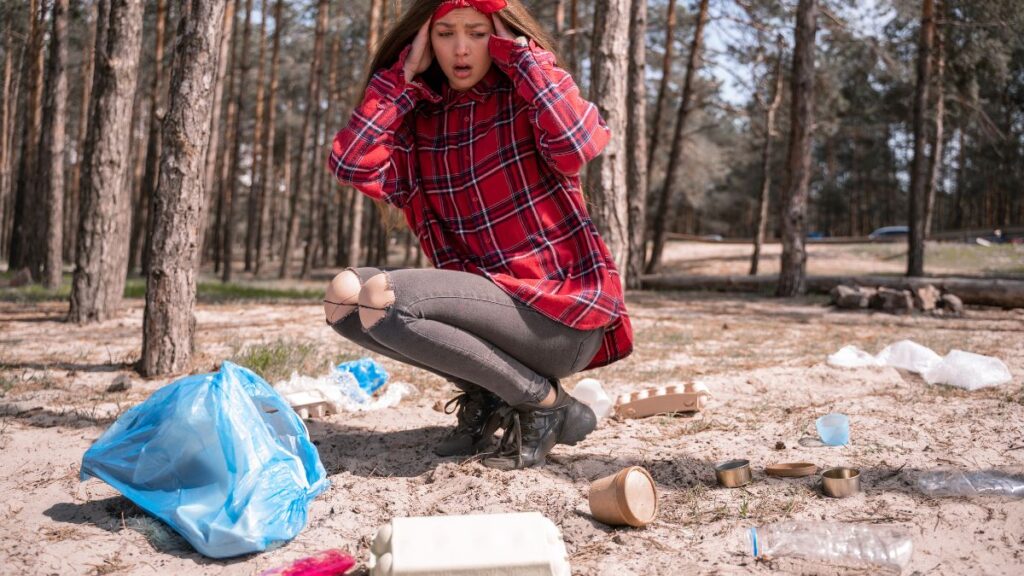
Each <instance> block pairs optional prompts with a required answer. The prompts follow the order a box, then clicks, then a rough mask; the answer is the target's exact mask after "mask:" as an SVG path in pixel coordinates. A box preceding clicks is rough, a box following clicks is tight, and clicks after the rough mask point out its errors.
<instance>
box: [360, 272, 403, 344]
mask: <svg viewBox="0 0 1024 576" xmlns="http://www.w3.org/2000/svg"><path fill="white" fill-rule="evenodd" d="M394 303H395V291H394V289H393V288H392V286H391V280H390V278H389V277H388V275H387V273H386V272H385V273H381V274H377V275H376V276H373V277H372V278H370V279H369V280H367V281H366V283H365V284H363V288H362V290H360V291H359V322H360V323H362V325H363V329H364V330H369V329H370V328H373V327H374V326H376V325H377V324H378V323H379V322H380V321H381V320H383V319H384V316H386V315H387V312H388V309H389V308H391V306H392V305H394Z"/></svg>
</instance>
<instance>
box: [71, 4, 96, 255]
mask: <svg viewBox="0 0 1024 576" xmlns="http://www.w3.org/2000/svg"><path fill="white" fill-rule="evenodd" d="M100 3H101V0H96V1H95V2H93V4H92V15H91V25H90V32H89V37H88V40H87V44H86V50H88V54H87V55H86V57H85V64H84V66H83V68H82V77H81V82H82V99H81V101H80V102H79V108H78V132H77V133H76V134H75V139H76V141H75V164H74V166H73V167H72V169H71V176H70V182H69V186H68V202H67V204H66V210H65V211H64V216H65V217H64V259H65V260H68V261H71V262H74V260H75V250H76V247H77V243H78V211H79V207H80V206H81V194H80V193H79V191H80V190H81V187H82V186H81V179H82V160H83V157H84V154H83V152H84V150H85V136H86V133H87V132H88V129H89V107H90V105H91V101H92V84H93V77H92V73H93V69H94V68H95V66H96V37H97V35H98V33H99V25H100V24H99V7H100Z"/></svg>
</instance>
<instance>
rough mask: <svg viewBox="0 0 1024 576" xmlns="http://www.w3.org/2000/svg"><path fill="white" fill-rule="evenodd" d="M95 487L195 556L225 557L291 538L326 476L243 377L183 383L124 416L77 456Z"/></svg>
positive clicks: (291, 426) (260, 387)
mask: <svg viewBox="0 0 1024 576" xmlns="http://www.w3.org/2000/svg"><path fill="white" fill-rule="evenodd" d="M89 477H96V478H99V479H101V480H103V481H105V482H107V483H108V484H110V485H111V486H113V487H114V488H117V489H118V490H119V491H120V492H121V493H122V494H124V495H125V497H127V498H128V499H129V500H131V501H132V502H134V503H135V504H137V505H138V506H139V507H141V508H143V509H144V510H146V511H147V512H149V513H150V514H152V515H153V516H156V517H157V518H159V519H161V520H163V521H164V522H166V523H167V524H168V525H170V526H171V528H173V529H174V530H175V531H176V532H178V534H181V535H182V536H183V537H184V538H185V539H186V540H188V541H189V543H190V544H192V546H193V547H195V549H196V550H198V551H199V552H200V553H202V554H204V555H206V556H209V557H212V558H227V557H229V556H238V555H240V554H248V553H251V552H259V551H263V550H266V549H267V546H269V545H271V544H273V543H276V542H282V541H287V540H290V539H292V538H294V537H295V536H296V535H297V534H298V533H299V531H300V530H302V528H303V527H304V526H305V525H306V512H307V506H308V504H309V502H310V501H311V500H312V499H313V498H315V497H316V496H317V495H318V494H320V493H321V492H323V491H324V489H326V488H327V486H328V480H327V473H326V471H325V470H324V467H323V464H321V463H320V456H319V454H317V451H316V447H315V446H313V443H312V442H310V441H309V435H308V433H307V432H306V428H305V426H303V424H302V420H300V419H299V417H298V415H296V414H295V412H294V411H293V410H292V409H291V407H290V406H289V405H288V403H287V402H286V401H285V400H284V399H283V398H282V397H281V396H280V395H279V394H278V393H277V392H275V391H274V389H273V388H271V387H270V386H269V385H268V384H267V383H266V382H265V381H264V380H263V379H262V378H260V377H259V376H257V375H256V374H254V373H253V372H252V371H250V370H248V369H246V368H243V367H241V366H238V365H236V364H232V363H231V362H224V363H223V364H221V368H220V372H216V373H213V374H200V375H196V376H189V377H186V378H182V379H180V380H178V381H176V382H173V383H171V384H168V385H167V386H164V387H163V388H161V389H159V390H157V391H156V392H154V393H153V395H152V396H150V397H149V399H147V400H146V401H145V402H143V403H142V404H139V405H138V406H135V407H134V408H132V409H131V410H129V411H127V412H125V413H124V414H123V415H122V416H121V417H120V418H118V419H117V421H116V422H114V424H113V425H111V426H110V428H108V429H107V431H106V432H104V433H103V435H102V436H100V438H99V439H98V440H96V442H95V443H94V444H93V445H92V447H90V448H89V450H88V451H86V453H85V456H84V457H83V458H82V475H81V478H82V480H86V479H88V478H89Z"/></svg>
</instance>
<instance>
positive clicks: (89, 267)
mask: <svg viewBox="0 0 1024 576" xmlns="http://www.w3.org/2000/svg"><path fill="white" fill-rule="evenodd" d="M101 12H102V11H101ZM103 36H105V46H104V47H101V46H99V45H98V46H97V50H96V51H97V61H96V83H95V85H94V86H93V94H95V101H94V103H93V105H92V106H91V107H90V108H91V113H92V119H91V120H90V121H89V135H88V137H87V139H86V149H85V159H84V162H85V166H84V169H85V172H84V174H83V175H82V214H81V223H80V225H79V228H78V253H77V255H76V258H75V260H76V268H75V275H74V281H73V282H72V287H71V311H70V314H69V319H70V320H71V321H72V322H76V323H79V324H85V323H90V322H99V321H103V320H106V319H107V318H110V317H111V316H112V315H113V314H114V313H115V312H117V310H118V308H119V307H120V305H121V298H122V296H123V294H124V283H125V268H126V266H127V265H128V235H129V233H130V232H131V230H130V229H129V216H130V214H129V212H130V208H131V207H130V206H129V200H130V198H131V193H130V190H129V189H128V188H127V186H126V184H127V182H128V177H129V174H128V171H129V168H130V162H129V159H130V155H129V150H128V146H129V144H130V142H131V117H132V113H131V109H132V96H133V94H134V92H135V83H136V80H137V78H138V71H139V52H140V48H141V39H142V3H141V2H134V1H132V0H110V9H109V17H108V19H107V25H106V34H104V35H101V36H100V38H101V39H102V38H103Z"/></svg>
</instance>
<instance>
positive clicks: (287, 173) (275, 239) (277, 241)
mask: <svg viewBox="0 0 1024 576" xmlns="http://www.w3.org/2000/svg"><path fill="white" fill-rule="evenodd" d="M283 139H284V142H283V146H282V148H281V153H282V157H283V162H282V164H283V166H282V168H281V178H280V180H281V183H282V184H283V185H284V190H282V191H281V194H274V196H273V197H272V198H273V200H274V210H273V212H272V214H282V213H284V209H285V203H286V202H287V201H288V200H289V199H290V197H291V186H292V156H293V154H292V150H291V141H292V139H291V134H290V133H289V132H288V131H287V130H285V131H284V138H283ZM275 188H276V186H275ZM280 224H281V219H280V218H271V219H270V248H271V250H270V251H271V253H273V252H274V249H277V250H278V251H280V250H282V249H284V240H283V239H282V238H281V236H282V235H283V234H282V230H281V225H280Z"/></svg>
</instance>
